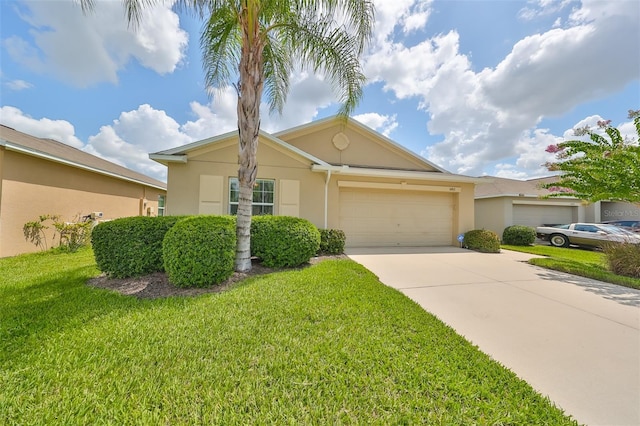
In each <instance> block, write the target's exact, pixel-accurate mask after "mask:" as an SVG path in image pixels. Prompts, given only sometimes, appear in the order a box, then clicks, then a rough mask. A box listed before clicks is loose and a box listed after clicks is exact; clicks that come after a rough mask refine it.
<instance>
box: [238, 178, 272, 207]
mask: <svg viewBox="0 0 640 426" xmlns="http://www.w3.org/2000/svg"><path fill="white" fill-rule="evenodd" d="M232 181H236V182H237V181H238V178H237V177H231V178H229V210H228V212H229V214H234V213H231V206H237V205H238V202H237V201H235V202H234V201H231V182H232ZM260 181H267V182H272V183H273V200H272V201H271V203H258V202H255V201H252V203H251V205H252V206H267V207H271V214H274V215H275V213H276V202H275V201H276V180H275V179H256V183H258V182H260ZM238 186H239V184H238ZM236 211H237V209H236Z"/></svg>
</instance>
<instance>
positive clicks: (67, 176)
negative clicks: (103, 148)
mask: <svg viewBox="0 0 640 426" xmlns="http://www.w3.org/2000/svg"><path fill="white" fill-rule="evenodd" d="M165 196H166V185H165V184H164V183H163V182H160V181H158V180H155V179H152V178H150V177H148V176H145V175H142V174H140V173H136V172H133V171H131V170H129V169H127V168H125V167H121V166H118V165H116V164H113V163H111V162H109V161H106V160H103V159H101V158H98V157H95V156H93V155H91V154H88V153H86V152H83V151H80V150H79V149H76V148H73V147H71V146H69V145H66V144H63V143H60V142H57V141H54V140H51V139H42V138H37V137H34V136H31V135H28V134H26V133H22V132H19V131H16V130H14V129H12V128H10V127H7V126H2V125H0V257H5V256H13V255H16V254H20V253H27V252H33V251H37V250H39V249H38V248H37V247H36V246H35V245H34V244H32V243H30V242H28V241H26V239H25V237H24V234H23V230H22V228H23V225H24V224H25V223H27V222H31V221H34V220H37V219H38V217H39V216H40V215H46V214H55V215H60V216H61V219H63V220H64V221H68V222H71V221H75V220H78V219H81V218H82V217H83V216H87V215H91V214H92V213H95V214H94V216H96V218H97V219H100V220H108V219H114V218H118V217H124V216H137V215H151V216H155V215H157V214H158V201H159V200H160V204H161V207H162V204H163V203H164V197H165ZM48 232H49V235H48V236H47V241H48V244H49V246H51V242H52V237H53V229H49V230H48Z"/></svg>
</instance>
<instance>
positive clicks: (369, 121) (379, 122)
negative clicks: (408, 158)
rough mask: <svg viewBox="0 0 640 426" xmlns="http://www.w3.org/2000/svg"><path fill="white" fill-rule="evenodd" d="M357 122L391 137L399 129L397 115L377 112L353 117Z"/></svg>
mask: <svg viewBox="0 0 640 426" xmlns="http://www.w3.org/2000/svg"><path fill="white" fill-rule="evenodd" d="M353 118H354V119H355V120H358V121H359V122H361V123H362V124H364V125H365V126H367V127H370V128H372V129H374V130H375V131H377V132H379V133H381V134H383V135H385V136H386V137H389V136H390V135H391V132H393V131H394V130H395V129H396V128H397V127H398V121H397V119H396V115H395V114H394V115H391V116H389V115H383V114H378V113H376V112H369V113H366V114H359V115H355V116H353Z"/></svg>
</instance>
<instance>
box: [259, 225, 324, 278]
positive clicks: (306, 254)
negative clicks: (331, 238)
mask: <svg viewBox="0 0 640 426" xmlns="http://www.w3.org/2000/svg"><path fill="white" fill-rule="evenodd" d="M319 248H320V231H318V228H316V227H315V225H314V224H312V223H311V222H309V221H308V220H306V219H301V218H297V217H290V216H256V217H254V218H253V219H252V221H251V254H252V255H254V256H257V257H259V258H260V259H262V263H263V264H264V265H265V266H268V267H271V268H282V267H287V266H298V265H301V264H303V263H306V262H308V261H309V259H311V257H312V256H313V255H315V254H316V253H317V252H318V249H319Z"/></svg>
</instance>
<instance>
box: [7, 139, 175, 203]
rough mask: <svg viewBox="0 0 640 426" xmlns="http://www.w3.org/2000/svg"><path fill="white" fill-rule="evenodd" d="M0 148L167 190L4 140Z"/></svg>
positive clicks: (163, 189) (164, 189)
mask: <svg viewBox="0 0 640 426" xmlns="http://www.w3.org/2000/svg"><path fill="white" fill-rule="evenodd" d="M0 146H4V147H5V149H7V150H9V151H14V152H19V153H21V154H25V155H30V156H32V157H37V158H42V159H44V160H49V161H54V162H56V163H60V164H64V165H66V166H71V167H75V168H77V169H81V170H86V171H90V172H93V173H98V174H101V175H104V176H109V177H113V178H116V179H120V180H124V181H127V182H132V183H136V184H140V185H144V186H148V187H151V188H156V189H160V190H162V191H166V190H167V188H166V187H164V186H160V185H156V184H153V183H151V182H145V181H142V180H139V179H134V178H130V177H127V176H123V175H120V174H117V173H112V172H108V171H106V170H102V169H98V168H95V167H91V166H87V165H85V164H80V163H76V162H75V161H70V160H65V159H64V158H59V157H56V156H54V155H50V154H46V153H43V152H40V151H36V150H32V149H29V148H25V147H23V146H20V145H14V144H12V143H11V142H8V141H6V140H0Z"/></svg>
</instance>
